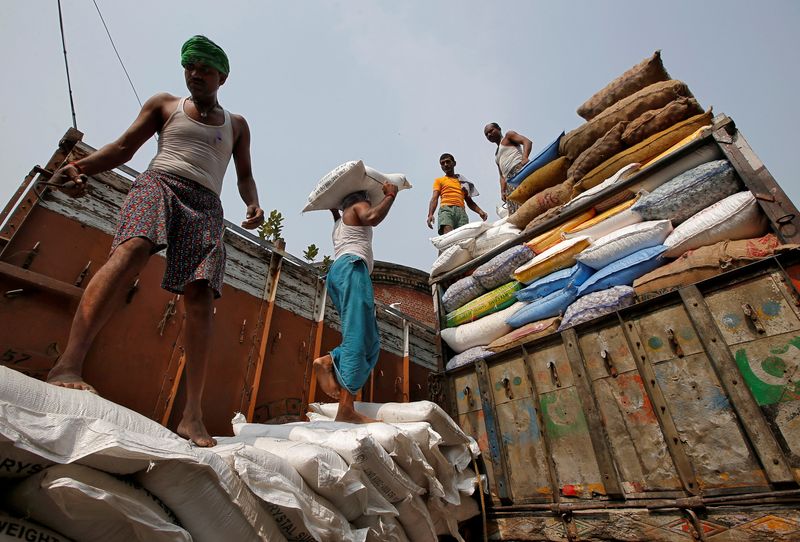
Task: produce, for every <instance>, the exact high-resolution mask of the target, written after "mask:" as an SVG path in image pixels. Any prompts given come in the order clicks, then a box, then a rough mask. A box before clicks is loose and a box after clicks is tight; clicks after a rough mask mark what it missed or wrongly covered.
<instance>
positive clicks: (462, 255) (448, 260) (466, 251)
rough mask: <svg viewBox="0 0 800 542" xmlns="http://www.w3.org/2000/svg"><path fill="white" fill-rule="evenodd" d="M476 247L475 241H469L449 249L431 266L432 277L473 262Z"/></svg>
mask: <svg viewBox="0 0 800 542" xmlns="http://www.w3.org/2000/svg"><path fill="white" fill-rule="evenodd" d="M474 247H475V240H474V239H467V240H466V241H461V242H459V243H454V244H452V245H450V246H449V247H447V248H446V249H445V250H443V251H442V253H441V254H439V257H438V258H436V261H434V262H433V265H431V276H432V277H435V276H436V275H441V274H442V273H446V272H448V271H450V270H452V269H455V268H456V267H458V266H459V265H464V264H465V263H467V262H468V261H470V260H472V251H473V249H474Z"/></svg>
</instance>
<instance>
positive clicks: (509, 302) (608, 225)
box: [441, 160, 768, 369]
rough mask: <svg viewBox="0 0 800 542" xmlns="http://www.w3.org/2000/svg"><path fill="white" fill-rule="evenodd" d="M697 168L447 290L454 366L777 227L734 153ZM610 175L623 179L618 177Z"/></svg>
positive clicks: (581, 317)
mask: <svg viewBox="0 0 800 542" xmlns="http://www.w3.org/2000/svg"><path fill="white" fill-rule="evenodd" d="M692 166H693V167H690V168H688V169H686V170H685V171H681V172H677V174H676V175H674V176H673V177H666V176H664V175H660V179H658V180H656V179H655V176H649V177H648V176H644V177H643V179H642V183H643V186H646V190H642V191H640V193H639V196H638V199H637V200H636V202H635V203H633V202H629V203H628V204H627V207H626V210H624V211H621V212H619V213H617V214H614V215H611V216H609V217H608V218H605V219H604V220H601V221H589V220H588V219H589V218H590V217H591V216H592V215H591V214H589V215H586V216H585V218H586V219H587V224H589V223H591V222H594V224H593V225H592V226H591V227H582V226H581V224H578V225H577V226H575V227H574V228H573V229H574V231H573V230H566V231H561V233H560V236H556V235H551V236H550V237H552V238H553V239H555V240H554V241H553V243H555V244H551V245H549V246H547V247H546V248H545V247H544V245H542V244H541V242H540V241H537V240H541V239H542V238H548V233H546V234H543V235H542V236H540V237H539V238H537V239H535V240H533V241H531V242H530V243H527V244H523V245H520V246H516V247H513V248H511V249H509V250H507V251H505V252H503V253H502V254H500V255H498V256H496V257H495V258H493V259H492V260H491V261H490V262H488V263H486V264H484V265H482V266H480V267H478V268H477V269H476V270H475V271H474V272H473V273H472V274H471V275H470V276H467V277H464V278H462V279H460V280H458V281H456V282H455V283H453V284H452V285H450V287H449V288H448V289H447V290H446V291H445V292H444V295H443V296H442V305H443V309H444V311H445V312H446V317H445V329H442V331H441V337H442V339H443V340H444V341H445V342H446V343H447V344H448V346H449V347H450V348H451V349H452V350H453V351H454V352H456V354H457V355H456V356H454V357H453V358H451V359H450V361H449V362H448V365H447V368H448V369H454V368H456V367H459V366H462V365H466V364H468V363H470V362H472V361H475V360H476V359H480V358H483V357H488V356H489V355H491V354H492V353H494V352H496V351H500V350H502V349H503V345H509V344H519V343H521V342H524V340H525V337H526V336H531V337H534V338H535V336H540V335H541V333H542V331H543V330H548V331H549V332H555V331H556V330H563V329H565V328H567V327H571V326H574V325H577V324H579V323H582V322H585V321H588V320H591V319H593V318H596V317H598V316H601V315H603V314H607V313H609V312H613V311H614V310H617V309H620V308H622V307H625V306H628V305H630V304H632V303H633V302H634V301H635V292H634V289H633V288H632V285H633V283H634V281H635V280H636V279H638V278H640V277H642V276H644V275H646V274H647V273H649V272H651V271H653V270H655V269H657V268H658V267H661V266H662V265H665V264H666V263H668V262H669V261H671V260H672V259H674V258H678V257H679V256H681V255H682V254H684V253H685V252H686V251H688V250H693V249H696V248H699V247H702V246H708V245H712V244H714V243H718V242H720V241H727V240H738V239H751V238H756V237H759V236H761V235H763V234H764V233H765V232H766V231H767V230H768V224H767V221H766V217H765V216H764V215H763V213H762V212H761V210H760V209H759V207H758V204H757V202H756V200H755V197H754V196H753V194H752V193H750V192H749V191H747V190H743V186H742V183H741V180H740V179H739V178H738V176H737V175H736V172H735V171H734V169H733V167H732V166H731V164H730V163H729V162H728V161H727V160H710V161H706V162H704V163H701V164H699V165H694V164H692ZM609 182H610V183H611V184H613V183H614V182H619V178H618V176H616V175H615V176H614V177H612V178H610V179H609ZM608 186H610V184H606V185H603V186H602V189H605V188H608ZM598 188H600V187H598ZM631 204H632V205H631ZM456 231H457V230H456ZM557 232H558V228H556V233H557ZM452 233H454V232H451V234H452ZM558 239H561V241H560V242H557V241H558ZM526 249H527V251H526ZM511 265H513V267H510V266H511ZM487 277H488V280H487ZM537 333H538V334H539V335H535V334H537ZM514 341H517V342H516V343H515V342H514Z"/></svg>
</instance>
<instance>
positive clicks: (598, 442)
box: [561, 328, 622, 497]
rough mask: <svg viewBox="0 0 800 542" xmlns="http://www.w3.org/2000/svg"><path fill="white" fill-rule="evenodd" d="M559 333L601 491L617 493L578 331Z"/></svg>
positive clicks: (614, 475)
mask: <svg viewBox="0 0 800 542" xmlns="http://www.w3.org/2000/svg"><path fill="white" fill-rule="evenodd" d="M561 337H562V339H563V340H564V348H565V350H566V353H567V359H568V361H569V364H570V368H571V369H572V375H573V377H574V379H575V388H576V390H577V392H578V397H579V398H580V402H581V407H582V409H583V414H584V416H585V417H586V421H587V423H588V428H589V438H590V439H591V441H592V448H593V449H594V454H595V460H596V461H597V467H598V469H599V470H600V476H601V477H602V481H603V482H602V483H603V485H604V486H605V494H607V495H609V496H612V497H621V496H622V488H621V487H620V483H619V480H618V479H617V472H616V470H615V469H614V460H613V458H612V456H611V450H610V449H609V447H608V437H607V435H606V432H605V430H604V428H603V424H602V423H601V421H600V413H599V412H598V409H597V404H596V402H595V398H594V394H593V393H592V388H591V387H590V386H589V380H588V378H587V376H586V369H585V367H584V362H583V356H582V355H581V351H580V349H579V348H578V334H577V333H576V332H575V329H574V328H569V329H567V330H565V331H564V332H562V333H561Z"/></svg>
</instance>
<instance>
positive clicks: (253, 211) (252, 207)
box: [231, 115, 264, 230]
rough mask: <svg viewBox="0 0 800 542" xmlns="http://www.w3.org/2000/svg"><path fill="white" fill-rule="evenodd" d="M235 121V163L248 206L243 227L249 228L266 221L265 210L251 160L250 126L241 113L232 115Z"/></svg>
mask: <svg viewBox="0 0 800 542" xmlns="http://www.w3.org/2000/svg"><path fill="white" fill-rule="evenodd" d="M231 121H232V122H233V137H234V141H233V163H234V165H235V166H236V179H237V183H236V185H237V187H238V188H239V196H241V198H242V201H243V202H244V204H245V205H246V206H247V212H246V214H245V219H244V221H243V222H242V227H243V228H247V229H248V230H252V229H255V228H257V227H259V226H260V225H261V224H262V223H263V222H264V210H263V209H262V208H261V206H260V205H259V203H258V190H257V189H256V181H255V179H253V169H252V164H251V161H250V127H249V126H248V125H247V121H246V120H244V117H242V116H241V115H231Z"/></svg>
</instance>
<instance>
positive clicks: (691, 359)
mask: <svg viewBox="0 0 800 542" xmlns="http://www.w3.org/2000/svg"><path fill="white" fill-rule="evenodd" d="M654 370H655V374H656V379H657V381H658V386H659V387H660V388H661V390H662V391H663V392H664V396H665V398H666V400H667V403H668V408H669V410H670V412H671V414H672V419H673V420H674V421H675V426H676V428H677V431H678V435H679V437H678V438H679V439H680V441H681V442H682V443H683V445H684V448H685V450H686V454H687V455H688V456H689V458H690V459H691V460H692V465H693V467H694V471H695V474H696V476H697V481H698V484H699V485H700V489H701V490H704V491H706V492H708V491H709V490H737V489H738V488H764V489H766V488H767V487H768V484H767V480H766V478H765V476H764V472H763V471H762V469H761V467H760V465H759V464H758V461H757V459H756V458H755V456H754V454H753V453H752V451H751V450H750V448H749V446H748V445H747V442H746V440H745V438H744V435H743V434H742V431H741V429H740V427H739V425H738V423H737V419H736V416H735V414H734V412H733V409H732V408H731V405H730V403H729V401H728V398H727V397H726V395H725V393H724V391H723V388H722V386H721V384H720V382H719V380H718V379H717V377H716V375H715V374H714V372H713V370H712V369H711V367H710V365H709V362H708V359H707V358H706V356H705V354H703V353H699V354H693V355H691V356H686V357H683V358H678V359H674V360H671V361H668V362H663V363H658V364H655V366H654Z"/></svg>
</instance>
